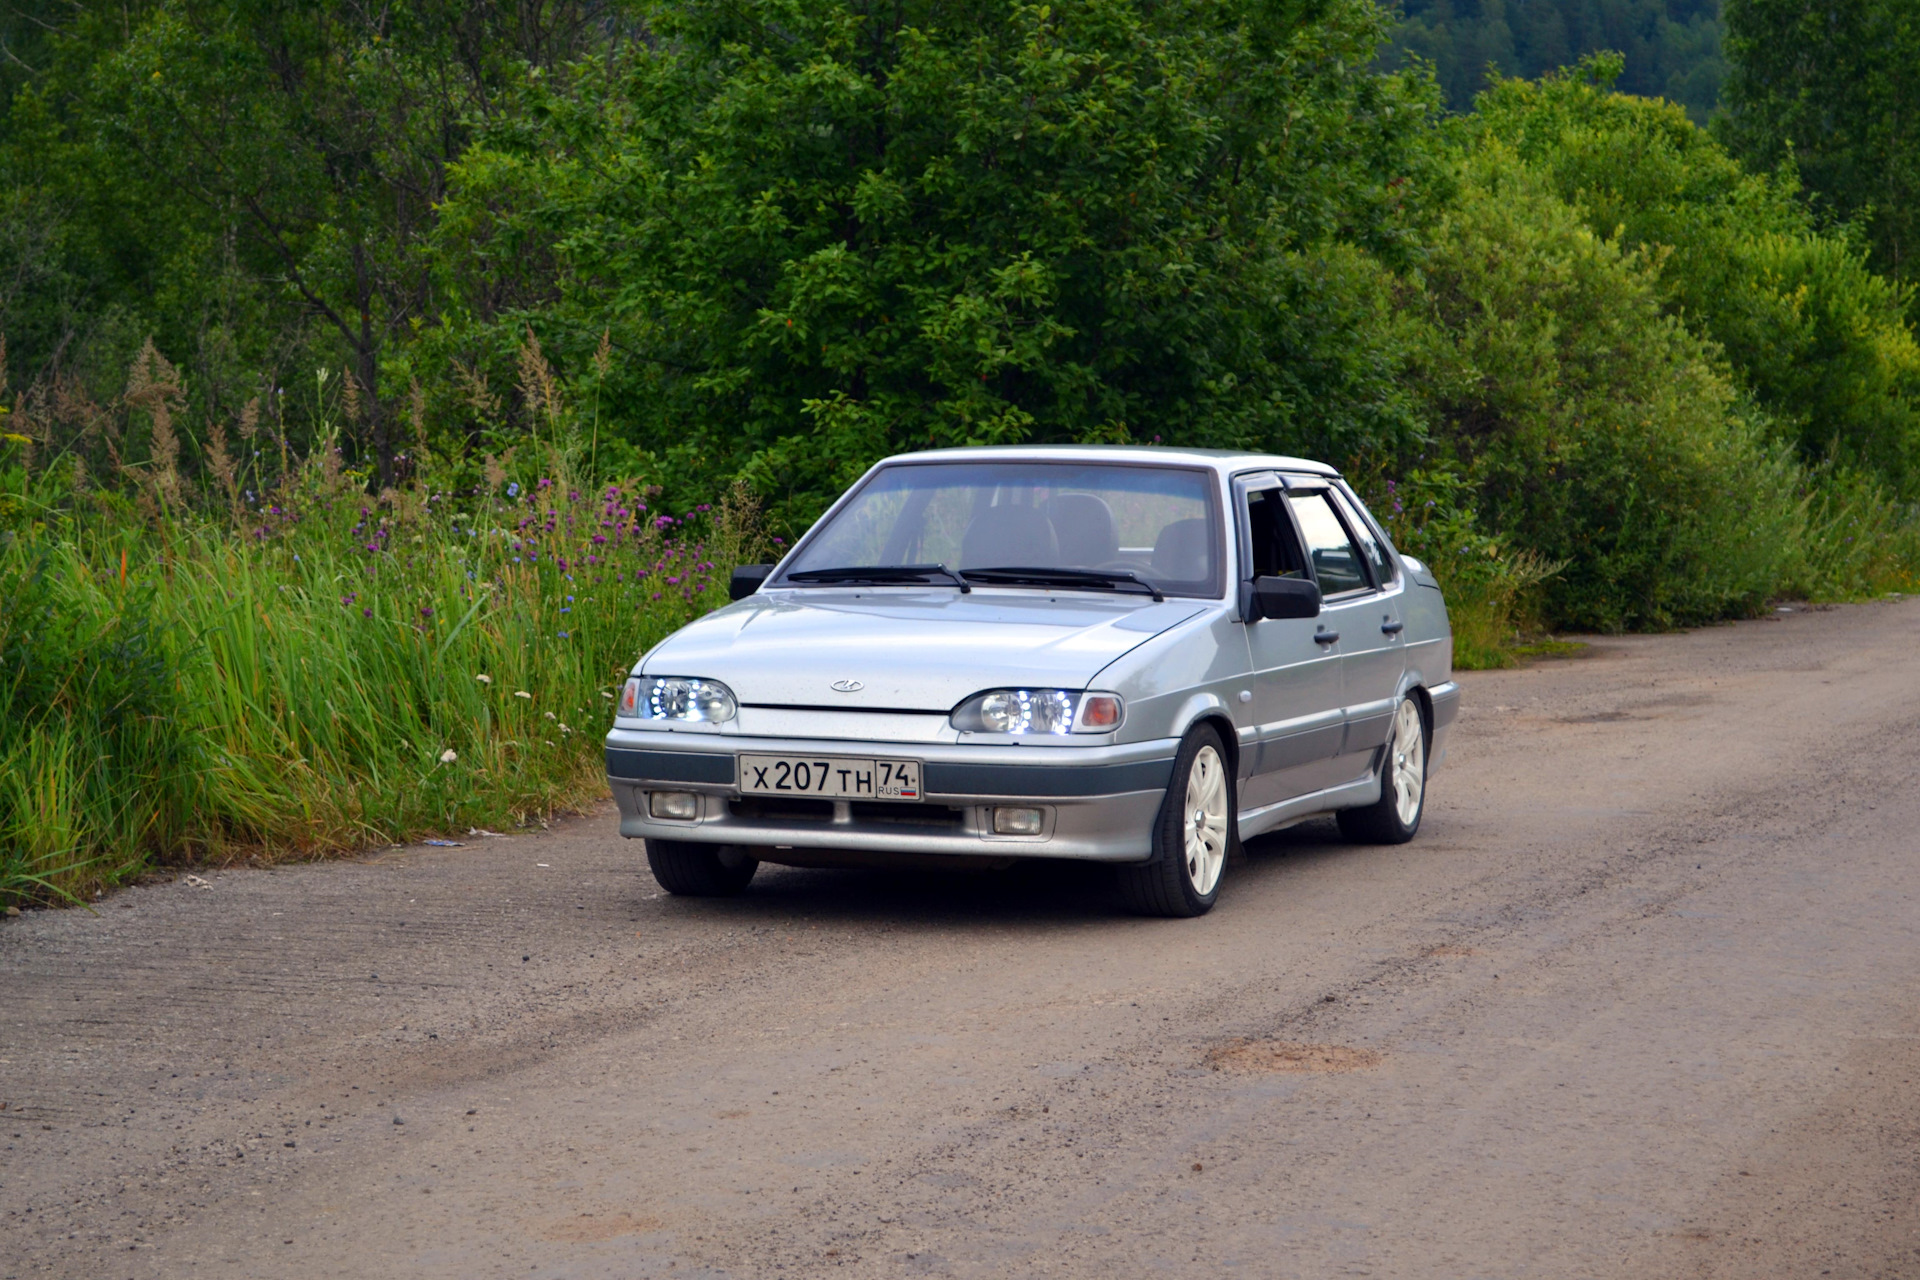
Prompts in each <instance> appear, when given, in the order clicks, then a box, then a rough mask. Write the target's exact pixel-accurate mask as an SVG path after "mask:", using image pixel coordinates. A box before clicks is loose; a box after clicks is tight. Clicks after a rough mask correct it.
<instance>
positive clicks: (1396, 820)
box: [1334, 694, 1430, 844]
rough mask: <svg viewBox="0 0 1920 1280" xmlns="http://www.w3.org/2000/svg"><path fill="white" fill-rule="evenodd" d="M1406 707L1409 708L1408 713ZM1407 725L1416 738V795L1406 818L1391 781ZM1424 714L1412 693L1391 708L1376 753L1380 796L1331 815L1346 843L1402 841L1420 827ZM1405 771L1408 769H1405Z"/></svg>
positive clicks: (1424, 763)
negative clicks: (1389, 722) (1381, 744)
mask: <svg viewBox="0 0 1920 1280" xmlns="http://www.w3.org/2000/svg"><path fill="white" fill-rule="evenodd" d="M1408 708H1411V709H1412V710H1411V713H1409V711H1408ZM1408 727H1411V728H1412V730H1413V732H1414V734H1415V735H1416V736H1417V737H1418V738H1419V743H1418V750H1417V753H1416V755H1417V759H1416V761H1415V763H1417V765H1418V778H1419V797H1418V800H1417V802H1416V803H1415V804H1414V805H1413V817H1412V818H1411V820H1409V819H1408V818H1407V817H1405V816H1404V814H1403V813H1402V805H1401V803H1400V801H1401V794H1400V791H1399V789H1398V787H1397V786H1396V783H1395V776H1396V772H1397V771H1398V770H1399V769H1400V768H1401V766H1402V765H1404V764H1406V763H1407V761H1406V760H1405V758H1404V754H1403V752H1402V749H1401V748H1402V730H1403V729H1406V728H1408ZM1429 736H1430V735H1429V732H1428V729H1427V717H1426V714H1425V712H1423V711H1422V710H1421V707H1420V700H1419V699H1418V698H1416V697H1415V696H1414V695H1412V694H1408V695H1407V696H1406V697H1404V698H1402V699H1401V700H1400V705H1399V706H1398V707H1396V708H1395V709H1394V716H1393V727H1392V728H1391V729H1390V730H1389V731H1388V734H1387V745H1386V747H1385V749H1383V750H1382V751H1381V752H1380V798H1379V799H1378V800H1376V801H1374V802H1373V803H1372V804H1370V805H1367V806H1366V807H1365V808H1361V809H1342V810H1341V811H1340V812H1339V813H1337V814H1335V815H1334V820H1335V821H1336V822H1338V823H1339V824H1340V834H1341V835H1342V836H1345V837H1346V839H1347V842H1348V843H1350V844H1405V843H1406V842H1407V841H1409V840H1411V839H1413V837H1414V835H1415V833H1417V832H1418V831H1419V830H1420V819H1421V818H1422V817H1423V816H1425V814H1426V812H1427V754H1428V753H1427V739H1428V737H1429ZM1408 772H1409V773H1411V772H1412V770H1408Z"/></svg>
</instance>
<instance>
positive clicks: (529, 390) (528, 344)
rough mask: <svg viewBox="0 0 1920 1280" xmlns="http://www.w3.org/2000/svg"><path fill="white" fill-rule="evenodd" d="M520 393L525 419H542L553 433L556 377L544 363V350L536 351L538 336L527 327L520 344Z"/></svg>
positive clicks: (556, 426)
mask: <svg viewBox="0 0 1920 1280" xmlns="http://www.w3.org/2000/svg"><path fill="white" fill-rule="evenodd" d="M520 396H521V398H522V400H524V401H525V403H526V406H527V417H528V418H545V419H546V420H547V429H548V431H549V432H550V433H554V432H557V431H558V429H559V425H560V413H561V406H560V380H559V379H558V378H557V377H555V376H554V372H553V366H552V365H550V364H548V363H547V357H546V353H544V352H543V351H541V350H540V339H539V338H536V337H535V336H534V333H533V329H532V328H531V327H529V328H528V329H527V340H526V341H525V342H523V343H521V344H520Z"/></svg>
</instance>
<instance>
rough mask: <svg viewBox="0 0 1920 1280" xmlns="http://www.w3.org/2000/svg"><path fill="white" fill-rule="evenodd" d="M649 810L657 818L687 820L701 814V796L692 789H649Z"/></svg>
mask: <svg viewBox="0 0 1920 1280" xmlns="http://www.w3.org/2000/svg"><path fill="white" fill-rule="evenodd" d="M647 812H648V813H650V814H652V815H653V816H654V817H656V818H678V819H680V820H681V821H682V822H686V821H689V820H691V819H694V818H697V817H699V816H700V797H699V796H697V795H695V794H693V792H691V791H649V792H648V793H647Z"/></svg>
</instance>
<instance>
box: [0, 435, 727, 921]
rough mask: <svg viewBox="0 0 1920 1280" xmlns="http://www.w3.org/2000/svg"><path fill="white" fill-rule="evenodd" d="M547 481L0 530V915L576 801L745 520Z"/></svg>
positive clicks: (327, 479)
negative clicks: (653, 655)
mask: <svg viewBox="0 0 1920 1280" xmlns="http://www.w3.org/2000/svg"><path fill="white" fill-rule="evenodd" d="M551 470H552V472H553V474H549V475H548V476H545V477H541V476H537V475H536V476H531V477H530V478H529V479H528V480H527V481H526V482H525V483H524V484H523V483H521V482H515V481H511V480H509V479H507V478H506V477H505V476H504V475H495V476H493V477H492V478H491V479H490V480H489V481H488V482H486V483H484V484H482V485H479V486H476V487H473V488H472V489H470V490H469V491H468V492H465V493H463V494H458V495H455V494H449V493H445V492H438V491H435V490H434V489H433V488H432V486H431V485H430V484H428V483H426V482H424V481H423V482H422V483H420V484H418V485H415V486H412V487H409V488H406V489H403V490H400V491H390V492H388V493H386V494H385V495H383V498H382V500H380V501H371V500H368V499H367V498H365V497H364V496H363V494H362V491H361V484H360V482H359V481H358V480H356V479H355V478H353V477H349V476H344V475H342V474H341V473H339V471H338V470H337V468H335V467H330V466H327V465H324V459H323V460H322V462H319V463H314V464H310V465H307V466H304V467H301V468H299V469H297V470H296V471H295V472H294V474H292V475H291V476H290V477H289V478H288V481H287V483H285V484H283V485H281V486H280V487H279V488H278V489H277V490H276V491H275V493H274V494H273V495H272V496H271V497H270V498H268V499H266V500H263V501H258V502H251V503H250V502H247V501H245V500H244V499H243V500H242V501H241V502H240V503H239V504H237V510H236V515H237V516H239V517H240V519H239V520H238V521H236V522H232V523H230V522H228V521H224V520H219V521H216V520H209V519H205V518H202V517H197V516H193V515H190V514H182V513H174V514H166V513H162V514H161V515H160V516H159V518H157V519H152V520H137V519H135V518H133V516H132V514H131V513H130V512H128V511H127V510H125V509H124V507H125V504H124V503H122V504H118V505H116V504H115V503H113V502H112V501H110V500H107V499H102V498H100V497H99V496H98V495H95V496H94V501H93V505H92V506H91V508H89V506H88V504H87V503H86V502H78V501H69V502H67V503H66V504H64V509H63V510H61V511H55V510H53V509H52V508H51V507H48V508H47V509H45V510H43V511H41V512H39V513H37V514H38V516H39V517H40V518H36V519H31V520H26V521H17V522H16V528H15V529H14V531H13V532H12V533H11V534H10V535H0V601H5V602H6V604H5V607H4V608H0V679H4V681H5V683H4V686H0V896H4V897H5V898H6V899H8V900H40V901H45V900H51V899H56V898H68V899H72V898H77V897H82V896H84V895H86V894H87V893H89V892H92V891H94V890H96V889H98V888H101V887H103V886H105V885H108V884H111V883H113V882H115V881H118V880H122V879H124V878H126V877H127V876H129V875H131V874H134V873H137V872H138V871H139V870H140V869H141V868H143V867H145V866H147V865H149V864H151V863H152V862H156V861H158V862H166V861H182V860H200V859H209V858H211V859H220V858H223V857H230V856H234V855H237V854H263V855H268V856H282V855H287V854H296V855H297V854H301V853H307V852H313V851H319V850H326V849H339V848H353V847H356V846H364V845H368V844H373V843H383V842H388V841H393V840H399V839H404V838H408V837H412V836H418V835H422V834H425V833H431V832H464V831H466V830H467V829H469V828H471V827H488V828H499V827H502V826H512V825H515V824H522V823H527V822H530V821H533V820H536V819H537V818H539V817H541V816H543V815H545V814H548V813H550V812H552V811H553V810H555V809H559V808H564V807H568V806H572V805H576V804H579V803H581V802H583V801H585V800H587V799H588V798H590V797H592V796H593V795H595V794H597V793H598V792H599V790H600V789H601V787H602V786H603V775H602V763H601V761H602V757H601V749H600V736H601V733H602V732H603V730H604V728H605V725H606V722H607V719H608V717H609V714H610V712H611V708H612V699H613V696H614V694H615V692H616V691H617V689H618V686H619V684H620V681H621V680H622V678H623V677H624V675H625V672H626V671H627V669H628V668H629V667H630V666H631V664H632V662H633V660H634V659H635V658H636V657H637V656H638V655H639V654H640V653H641V652H643V651H644V650H645V649H646V648H647V647H648V646H649V645H651V644H653V643H654V642H656V641H658V640H659V639H661V638H662V637H664V636H665V635H666V634H668V633H669V632H670V631H672V630H673V629H674V628H676V627H678V626H680V625H682V624H683V623H685V622H687V621H688V620H690V619H691V618H693V617H695V616H697V615H698V614H700V613H702V612H705V611H706V610H708V609H710V608H712V607H714V606H715V605H717V604H720V603H723V602H724V600H725V576H726V570H727V569H729V568H731V567H732V565H733V564H735V563H738V562H739V561H740V560H742V559H745V558H750V557H752V556H753V555H755V554H757V553H758V551H759V548H758V546H757V543H758V541H759V537H760V535H759V533H758V531H757V525H756V521H755V515H754V510H753V507H752V504H751V501H750V500H749V499H748V498H747V497H746V496H745V494H744V493H735V494H732V495H729V497H728V498H727V499H726V500H724V501H722V502H721V503H719V504H718V505H717V506H714V507H712V508H710V509H709V508H705V507H703V508H701V509H698V510H696V511H693V512H689V513H681V514H678V515H668V514H666V513H661V512H656V511H652V510H649V509H648V504H647V497H646V494H645V493H644V491H642V490H639V489H638V488H636V487H635V486H631V485H603V486H596V487H593V488H591V489H588V488H585V487H583V486H580V485H578V484H574V483H570V482H569V481H568V480H567V479H566V477H565V474H564V464H560V463H556V464H555V465H554V466H553V467H552V468H551ZM29 500H31V499H30V498H29Z"/></svg>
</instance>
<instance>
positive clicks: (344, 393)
mask: <svg viewBox="0 0 1920 1280" xmlns="http://www.w3.org/2000/svg"><path fill="white" fill-rule="evenodd" d="M340 402H341V404H343V405H344V406H346V410H347V425H348V426H349V427H357V426H359V425H360V380H359V379H358V378H356V377H354V376H353V370H351V369H342V370H341V371H340Z"/></svg>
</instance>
